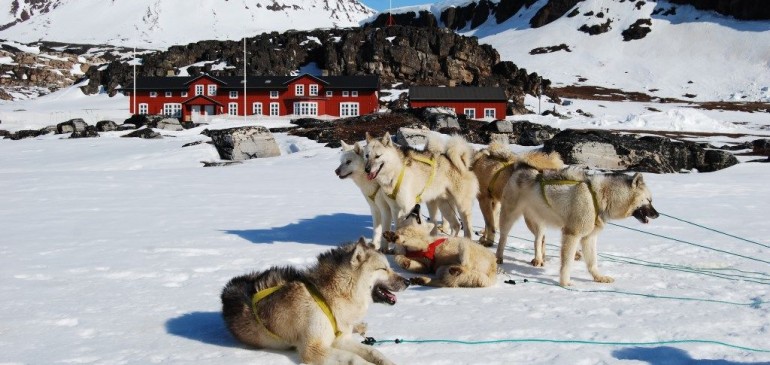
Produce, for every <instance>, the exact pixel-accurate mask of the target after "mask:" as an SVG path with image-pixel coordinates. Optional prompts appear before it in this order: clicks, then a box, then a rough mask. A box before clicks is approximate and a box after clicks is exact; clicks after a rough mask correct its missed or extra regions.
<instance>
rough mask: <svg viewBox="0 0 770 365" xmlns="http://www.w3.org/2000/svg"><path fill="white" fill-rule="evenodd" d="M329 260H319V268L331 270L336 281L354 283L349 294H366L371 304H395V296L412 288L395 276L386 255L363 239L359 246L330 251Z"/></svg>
mask: <svg viewBox="0 0 770 365" xmlns="http://www.w3.org/2000/svg"><path fill="white" fill-rule="evenodd" d="M322 256H323V255H322ZM328 258H331V261H328V260H325V259H324V258H323V257H321V258H319V265H321V266H322V267H323V268H322V270H332V271H330V272H333V273H334V276H335V278H334V280H336V281H339V282H350V283H353V285H354V288H353V292H352V293H350V295H354V296H355V295H362V296H363V295H366V296H370V297H371V300H372V302H375V303H385V304H390V305H394V304H396V295H395V294H393V293H394V292H399V291H402V290H404V289H406V288H407V287H408V286H409V280H407V279H405V278H403V277H402V276H400V275H398V274H396V273H395V272H394V271H393V270H392V269H391V268H390V263H389V262H388V259H387V258H386V257H385V255H383V254H382V253H380V252H379V251H378V250H377V249H375V248H374V246H372V245H371V244H368V243H366V240H365V239H364V238H363V237H361V238H360V239H359V240H358V242H356V243H353V244H349V245H344V246H341V247H340V248H338V249H335V250H332V251H330V253H329V255H328ZM324 261H326V264H327V265H328V266H326V265H325V264H324Z"/></svg>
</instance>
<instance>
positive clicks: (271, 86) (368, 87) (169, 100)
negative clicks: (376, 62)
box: [126, 74, 379, 121]
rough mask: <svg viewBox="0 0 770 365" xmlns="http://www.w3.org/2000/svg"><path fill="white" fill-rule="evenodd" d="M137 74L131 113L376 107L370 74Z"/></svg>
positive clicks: (329, 111) (348, 112)
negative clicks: (152, 75) (191, 75)
mask: <svg viewBox="0 0 770 365" xmlns="http://www.w3.org/2000/svg"><path fill="white" fill-rule="evenodd" d="M245 82H246V85H245V97H244V79H243V77H242V76H222V77H215V76H211V75H201V76H197V77H178V76H177V77H140V78H137V80H136V95H134V94H133V92H132V90H126V91H127V94H128V95H130V103H131V105H130V111H131V114H150V115H158V114H160V115H166V116H172V117H178V118H182V120H184V121H191V120H193V119H194V118H195V117H197V116H212V115H222V114H224V115H244V112H245V113H246V114H247V115H251V116H259V115H263V116H285V115H294V116H318V115H330V116H335V117H352V116H358V115H361V114H369V113H373V112H375V111H377V109H378V108H379V104H378V98H379V95H378V94H379V77H378V76H376V75H374V76H312V75H308V74H305V75H300V76H248V77H246V80H245Z"/></svg>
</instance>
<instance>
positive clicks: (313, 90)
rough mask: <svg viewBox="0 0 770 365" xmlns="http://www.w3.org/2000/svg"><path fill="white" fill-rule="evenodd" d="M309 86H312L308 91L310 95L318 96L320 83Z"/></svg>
mask: <svg viewBox="0 0 770 365" xmlns="http://www.w3.org/2000/svg"><path fill="white" fill-rule="evenodd" d="M309 88H310V90H309V92H308V95H310V96H318V85H316V84H310V86H309Z"/></svg>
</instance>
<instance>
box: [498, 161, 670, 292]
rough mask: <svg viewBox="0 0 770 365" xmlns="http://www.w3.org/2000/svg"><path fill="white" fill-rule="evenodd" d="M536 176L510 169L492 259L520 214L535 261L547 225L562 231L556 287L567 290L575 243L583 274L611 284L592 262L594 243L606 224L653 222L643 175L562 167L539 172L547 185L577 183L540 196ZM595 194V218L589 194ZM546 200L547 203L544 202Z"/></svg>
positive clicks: (549, 187) (552, 188)
mask: <svg viewBox="0 0 770 365" xmlns="http://www.w3.org/2000/svg"><path fill="white" fill-rule="evenodd" d="M539 174H540V172H539V171H538V170H537V169H535V168H532V167H529V166H525V165H522V166H519V167H517V168H516V169H514V171H513V173H512V174H511V176H510V178H509V179H508V181H507V183H506V185H505V188H504V190H503V197H504V199H503V200H502V203H501V211H500V242H499V244H498V247H497V260H498V263H501V262H502V260H503V252H504V250H505V245H506V241H507V238H508V233H509V232H510V230H511V227H513V224H514V223H515V222H516V220H518V218H519V217H520V216H521V215H522V214H523V215H525V216H526V217H527V218H528V220H529V222H530V225H529V228H530V230H532V233H533V234H534V235H535V259H534V260H533V262H535V261H539V262H541V263H542V261H543V260H544V258H545V254H544V252H545V249H544V240H543V237H544V233H545V228H546V227H547V226H553V227H558V228H561V231H562V237H561V271H560V275H559V283H560V284H561V285H562V286H568V285H570V266H571V264H572V261H573V260H572V258H573V257H574V256H575V252H576V250H577V245H578V243H580V245H581V247H582V250H583V258H584V259H585V262H586V267H587V268H588V272H589V273H591V275H592V276H593V279H594V281H597V282H601V283H611V282H613V281H614V279H613V278H611V277H609V276H605V275H602V274H601V273H600V272H599V269H598V264H597V258H596V256H597V255H596V240H597V237H598V235H599V233H600V232H601V230H602V229H603V228H604V225H605V222H606V221H607V220H610V219H623V218H628V217H630V216H634V217H635V218H637V219H638V220H639V221H640V222H642V223H647V222H649V218H653V219H654V218H657V217H658V212H657V211H655V208H653V206H652V194H651V193H650V191H649V189H647V185H645V183H644V179H643V178H642V175H641V174H639V173H637V174H635V175H633V176H629V175H625V174H610V175H588V174H587V173H586V172H585V171H583V170H579V169H575V168H566V169H562V170H558V171H553V172H545V173H543V178H544V179H546V180H573V181H580V183H578V184H574V185H546V186H545V195H544V194H543V191H542V188H541V185H540V182H539V180H538V179H539V176H538V175H539ZM592 190H593V192H594V193H595V194H596V199H597V203H598V207H599V209H598V210H599V212H598V214H597V212H596V209H595V208H594V201H593V198H592V195H591V194H592V193H591V191H592ZM544 196H545V197H546V198H547V201H546V200H545V199H544Z"/></svg>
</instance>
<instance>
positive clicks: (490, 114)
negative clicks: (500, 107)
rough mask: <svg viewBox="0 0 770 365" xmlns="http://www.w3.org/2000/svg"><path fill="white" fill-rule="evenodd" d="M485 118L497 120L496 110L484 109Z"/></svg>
mask: <svg viewBox="0 0 770 365" xmlns="http://www.w3.org/2000/svg"><path fill="white" fill-rule="evenodd" d="M484 118H492V119H494V118H495V108H484Z"/></svg>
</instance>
